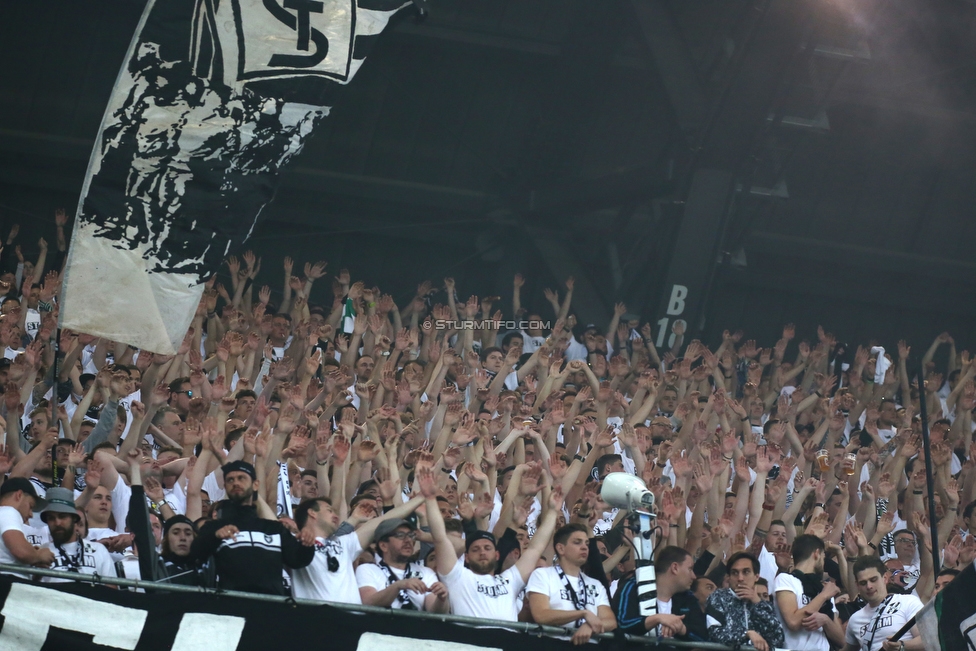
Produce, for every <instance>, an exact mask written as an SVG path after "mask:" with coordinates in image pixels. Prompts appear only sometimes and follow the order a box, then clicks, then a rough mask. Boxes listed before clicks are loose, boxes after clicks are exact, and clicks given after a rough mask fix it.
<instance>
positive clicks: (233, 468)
mask: <svg viewBox="0 0 976 651" xmlns="http://www.w3.org/2000/svg"><path fill="white" fill-rule="evenodd" d="M221 471H222V472H223V473H224V478H226V477H227V473H231V472H244V473H247V474H248V475H250V476H251V479H252V480H257V478H258V474H257V473H256V472H254V466H252V465H251V464H249V463H248V462H247V461H231V462H230V463H225V464H224V465H223V467H222V468H221Z"/></svg>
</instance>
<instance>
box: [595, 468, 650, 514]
mask: <svg viewBox="0 0 976 651" xmlns="http://www.w3.org/2000/svg"><path fill="white" fill-rule="evenodd" d="M600 497H602V498H603V501H604V502H606V503H607V504H609V505H610V506H614V507H616V508H618V509H624V510H626V511H649V512H652V513H653V509H654V493H652V492H651V491H649V490H647V486H646V485H645V484H644V481H643V480H642V479H641V478H640V477H635V476H634V475H631V474H629V473H626V472H611V473H610V474H609V475H607V476H606V477H604V478H603V488H602V489H601V490H600Z"/></svg>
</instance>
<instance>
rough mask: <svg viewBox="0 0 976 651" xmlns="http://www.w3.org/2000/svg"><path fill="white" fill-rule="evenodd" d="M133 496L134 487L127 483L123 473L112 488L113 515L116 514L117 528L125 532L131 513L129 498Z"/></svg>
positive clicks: (120, 531)
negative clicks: (126, 522) (126, 520)
mask: <svg viewBox="0 0 976 651" xmlns="http://www.w3.org/2000/svg"><path fill="white" fill-rule="evenodd" d="M131 498H132V488H131V487H130V486H129V485H128V484H127V483H125V480H124V479H122V475H119V478H118V479H117V480H116V482H115V488H113V489H112V515H113V516H115V530H116V531H118V532H119V533H125V519H126V517H128V515H129V500H130V499H131Z"/></svg>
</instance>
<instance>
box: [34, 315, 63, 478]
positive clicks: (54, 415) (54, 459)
mask: <svg viewBox="0 0 976 651" xmlns="http://www.w3.org/2000/svg"><path fill="white" fill-rule="evenodd" d="M39 331H40V330H38V332H39ZM60 354H61V326H58V329H57V333H56V334H55V335H54V377H53V378H52V381H51V384H52V385H53V388H52V389H51V424H52V426H53V427H57V428H58V429H59V431H60V428H61V426H60V424H58V404H59V401H60V396H59V394H58V375H59V374H60V373H61V369H60V366H61V365H60V364H59V363H58V362H59V359H58V356H59V355H60ZM51 483H52V484H54V485H55V486H60V484H59V483H58V446H57V442H55V445H54V447H53V448H52V449H51Z"/></svg>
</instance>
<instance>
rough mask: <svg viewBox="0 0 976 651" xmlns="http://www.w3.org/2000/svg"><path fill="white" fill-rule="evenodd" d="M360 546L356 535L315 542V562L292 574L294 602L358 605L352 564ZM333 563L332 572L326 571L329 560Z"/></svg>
mask: <svg viewBox="0 0 976 651" xmlns="http://www.w3.org/2000/svg"><path fill="white" fill-rule="evenodd" d="M362 550H363V546H362V545H361V544H359V536H358V535H357V534H356V532H355V531H353V532H351V533H347V534H346V535H344V536H339V537H338V538H328V539H326V538H316V539H315V558H313V559H312V562H311V564H309V565H308V566H307V567H303V568H301V569H297V570H292V572H291V594H292V596H293V597H295V598H296V599H315V600H318V601H335V602H338V603H344V604H361V603H363V602H362V599H360V597H359V585H358V584H357V583H356V574H355V572H354V571H353V569H352V563H353V561H354V560H356V557H357V556H359V552H361V551H362ZM330 558H331V559H335V561H336V562H335V563H333V565H332V566H333V567H335V568H336V571H335V572H330V571H329V559H330Z"/></svg>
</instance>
